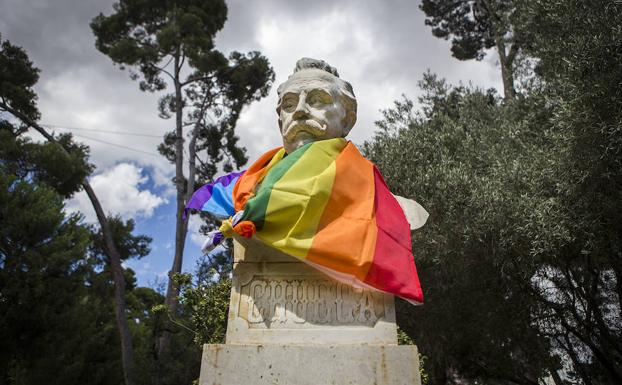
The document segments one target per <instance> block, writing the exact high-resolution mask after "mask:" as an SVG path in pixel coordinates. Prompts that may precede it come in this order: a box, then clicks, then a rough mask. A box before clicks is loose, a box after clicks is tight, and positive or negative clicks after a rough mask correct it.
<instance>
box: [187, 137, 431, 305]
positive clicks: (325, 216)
mask: <svg viewBox="0 0 622 385" xmlns="http://www.w3.org/2000/svg"><path fill="white" fill-rule="evenodd" d="M232 185H233V187H231V186H232ZM229 194H230V195H229ZM223 197H225V199H224V200H223ZM229 198H230V199H229ZM217 201H218V202H217ZM214 207H217V208H214ZM187 209H197V210H202V211H208V212H211V213H213V214H216V215H220V216H230V217H231V218H230V219H226V220H225V221H223V225H222V226H221V228H220V230H219V231H218V232H215V233H214V234H212V235H211V236H210V237H208V248H209V247H212V246H214V245H216V244H218V243H219V242H221V241H222V238H223V237H224V236H231V235H232V234H233V233H237V234H240V235H242V236H246V237H251V236H254V237H255V238H257V239H259V240H260V241H262V242H264V243H265V244H267V245H269V246H271V247H274V248H275V249H278V250H280V251H282V252H284V253H286V254H289V255H291V256H294V257H296V258H298V259H301V260H303V261H305V262H306V263H308V264H309V265H311V266H314V267H315V268H317V269H319V270H321V271H322V272H324V273H326V274H327V275H329V276H331V277H333V278H335V279H337V280H340V281H343V282H347V283H349V284H351V285H354V286H357V287H364V288H373V289H376V290H380V291H383V292H387V293H391V294H394V295H397V296H399V297H402V298H404V299H406V300H408V301H409V302H411V303H415V304H421V303H423V293H422V291H421V286H420V284H419V278H418V275H417V269H416V267H415V262H414V259H413V256H412V252H411V240H410V228H409V225H408V222H407V221H406V218H405V216H404V213H403V211H402V209H401V207H400V206H399V204H398V202H397V201H396V199H395V198H394V197H393V195H392V194H391V192H390V191H389V189H388V187H387V185H386V184H385V182H384V180H383V179H382V176H381V175H380V172H379V171H378V169H377V168H376V167H375V166H374V165H373V164H372V163H371V162H370V161H368V160H367V159H365V158H364V157H363V156H362V155H361V154H360V152H359V151H358V150H357V148H356V146H354V145H353V144H352V143H351V142H348V141H346V140H345V139H343V138H336V139H329V140H322V141H317V142H313V143H309V144H306V145H304V146H302V147H300V148H299V149H298V150H296V151H294V152H292V153H291V154H288V155H286V153H285V150H284V149H283V148H277V149H274V150H271V151H269V152H267V153H266V154H264V155H263V156H262V157H261V158H260V159H258V160H257V161H256V162H255V163H254V164H253V165H252V166H251V167H250V168H249V169H248V170H246V171H245V172H242V173H237V174H229V175H226V176H224V177H221V178H219V179H218V180H216V181H215V182H214V183H211V184H209V185H206V186H204V187H202V188H201V189H199V190H197V192H195V194H194V195H193V197H192V199H191V200H190V202H189V203H188V206H187ZM219 234H220V235H219Z"/></svg>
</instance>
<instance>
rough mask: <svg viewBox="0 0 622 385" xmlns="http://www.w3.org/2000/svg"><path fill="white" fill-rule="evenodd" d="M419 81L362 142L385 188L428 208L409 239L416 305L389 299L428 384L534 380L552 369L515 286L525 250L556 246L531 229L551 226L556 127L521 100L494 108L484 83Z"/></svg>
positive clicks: (523, 269)
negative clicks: (411, 96) (418, 287)
mask: <svg viewBox="0 0 622 385" xmlns="http://www.w3.org/2000/svg"><path fill="white" fill-rule="evenodd" d="M420 86H421V87H422V90H423V96H422V98H421V100H420V103H421V105H422V107H423V108H422V112H420V113H415V111H414V103H412V102H411V101H410V100H407V99H405V100H403V101H398V102H396V103H395V107H394V108H392V109H390V110H387V111H385V112H384V119H383V120H382V121H380V122H378V125H379V128H380V130H379V131H378V132H377V133H376V135H375V137H374V139H373V141H371V142H368V143H366V144H365V145H364V152H365V154H366V155H367V156H368V157H369V158H370V159H372V160H373V161H374V162H375V163H376V164H377V165H378V167H379V168H380V170H381V171H382V173H383V175H384V177H385V178H386V180H387V182H388V184H389V186H390V188H391V191H393V192H394V193H395V194H398V195H402V196H406V197H410V198H414V199H416V200H417V201H419V202H421V204H422V205H423V206H424V207H425V208H426V209H427V210H428V211H429V212H430V219H429V220H428V223H427V224H426V226H425V227H424V228H423V229H422V230H420V231H417V232H415V233H414V236H413V251H414V255H415V258H416V260H417V266H418V270H419V273H420V276H421V281H422V285H423V286H424V290H425V292H424V296H425V300H426V303H425V306H424V307H423V308H421V310H419V309H415V308H413V307H412V306H410V305H407V304H404V303H399V306H398V310H399V313H398V323H399V324H400V326H401V327H402V329H403V330H404V331H405V332H407V333H408V334H409V335H411V336H413V337H414V339H415V341H417V344H418V346H419V347H420V348H421V350H422V353H423V354H425V355H426V356H427V357H429V358H430V359H429V367H430V368H431V369H432V370H431V371H430V375H431V376H432V377H433V378H431V381H432V383H444V382H445V381H446V380H447V378H446V376H447V375H448V373H451V372H452V371H457V372H458V373H459V374H460V376H463V377H465V378H471V379H481V380H485V379H486V378H489V379H490V378H496V379H502V380H505V381H510V382H520V383H534V382H535V381H537V379H538V378H540V377H542V376H543V375H544V373H545V371H546V370H548V369H549V368H551V367H552V368H556V367H557V366H556V365H557V364H556V361H555V359H554V358H553V357H551V354H550V346H549V343H548V342H547V340H545V339H543V338H541V336H540V331H539V329H538V328H537V327H536V326H534V322H533V321H534V320H533V318H532V314H533V312H532V311H531V310H532V309H533V308H534V307H535V306H536V305H535V304H534V301H533V300H532V299H530V298H529V297H528V296H526V295H525V289H524V287H523V286H524V285H525V281H524V280H527V283H528V282H529V279H530V278H531V277H532V276H533V275H534V273H535V271H536V266H537V265H536V264H535V262H534V258H533V256H534V255H535V254H536V253H538V252H540V248H541V247H555V245H549V244H548V243H544V244H541V243H539V242H538V241H537V240H538V238H539V237H538V234H541V233H545V232H547V231H558V229H560V223H559V222H558V218H556V217H555V216H554V215H550V214H551V212H552V211H553V210H552V208H554V207H556V206H557V205H559V201H558V200H557V199H556V198H555V196H554V193H555V183H554V182H553V181H552V179H551V178H552V177H553V176H554V172H555V167H554V165H555V159H556V154H555V148H554V147H553V148H552V147H551V146H550V143H551V141H552V140H553V138H554V134H553V133H551V132H547V131H546V130H543V129H542V126H541V125H540V123H541V121H542V120H543V117H542V116H540V115H539V114H534V113H532V112H531V111H532V110H531V108H532V106H531V105H530V101H527V100H526V101H517V102H515V103H508V104H507V105H501V104H500V101H499V98H498V97H497V96H496V95H495V94H494V93H492V92H482V91H480V90H474V89H470V88H465V87H457V88H452V87H449V86H447V85H446V84H445V83H444V82H443V81H442V80H438V79H437V78H436V77H435V76H434V75H431V74H429V73H428V74H426V75H425V76H424V80H423V81H422V82H421V84H420ZM405 153H408V154H409V156H408V157H404V156H403V154H405ZM559 231H561V235H560V237H563V236H564V232H563V229H560V230H559ZM521 279H522V280H521Z"/></svg>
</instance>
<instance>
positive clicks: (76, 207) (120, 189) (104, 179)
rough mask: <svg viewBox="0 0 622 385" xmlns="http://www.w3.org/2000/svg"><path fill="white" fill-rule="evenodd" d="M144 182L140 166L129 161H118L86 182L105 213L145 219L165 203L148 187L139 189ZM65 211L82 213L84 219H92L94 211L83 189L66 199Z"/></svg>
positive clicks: (144, 178) (94, 218) (88, 220)
mask: <svg viewBox="0 0 622 385" xmlns="http://www.w3.org/2000/svg"><path fill="white" fill-rule="evenodd" d="M147 181H148V177H147V176H145V175H143V169H142V168H139V167H138V166H136V165H134V164H131V163H119V164H117V165H116V166H114V167H112V168H110V169H107V170H106V171H104V172H103V173H101V174H98V175H95V176H93V177H92V178H91V180H90V183H91V186H92V187H93V190H95V193H96V194H97V197H98V198H99V200H100V203H101V204H102V206H103V207H104V210H105V211H106V213H111V214H113V215H120V216H121V217H123V218H132V217H144V218H149V217H151V216H152V215H153V212H154V210H155V209H156V208H157V207H158V206H160V205H162V204H164V203H167V200H166V199H165V198H163V197H160V196H157V195H155V194H154V193H152V192H151V191H149V190H148V189H142V190H141V189H140V187H141V186H142V185H144V184H145V183H146V182H147ZM66 207H67V210H68V211H80V212H82V213H83V214H84V215H85V217H86V220H87V222H95V220H96V217H95V212H94V211H93V207H92V206H91V202H90V201H89V199H88V197H87V196H86V194H85V193H84V192H80V193H79V194H76V196H75V197H74V198H72V199H70V200H68V201H67V202H66Z"/></svg>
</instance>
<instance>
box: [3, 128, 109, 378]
mask: <svg viewBox="0 0 622 385" xmlns="http://www.w3.org/2000/svg"><path fill="white" fill-rule="evenodd" d="M5 139H6V138H5ZM5 143H6V142H5ZM6 160H7V159H6V158H2V164H0V293H2V295H1V296H0V339H1V340H2V346H1V347H0V373H2V375H1V376H0V382H2V383H7V384H14V383H15V384H40V383H49V384H67V383H85V382H88V383H93V384H103V383H118V382H119V381H120V380H121V375H120V367H119V365H120V362H119V357H118V356H119V354H118V342H117V339H118V337H117V336H116V330H115V329H114V326H113V325H114V320H113V318H112V311H111V307H110V299H109V298H110V297H100V296H99V295H98V293H97V291H96V288H95V287H94V286H93V285H91V284H90V282H92V281H91V280H92V279H93V278H96V277H97V274H96V273H95V272H94V270H93V266H92V265H91V264H90V262H89V260H88V258H87V257H86V256H87V247H88V245H89V241H90V238H89V231H88V229H87V228H86V227H84V226H82V225H80V224H79V222H80V220H81V218H80V216H78V215H71V216H68V217H65V214H64V213H63V198H62V197H61V196H59V195H58V194H57V193H56V192H55V191H54V190H53V189H52V188H50V187H48V186H46V185H44V184H42V183H40V182H37V181H33V180H32V179H31V178H29V177H28V175H27V174H25V173H24V172H23V170H17V171H18V172H17V173H12V172H9V171H8V170H7V167H6V166H5V164H6V163H4V162H5V161H6ZM9 160H10V159H9ZM11 169H12V170H16V167H15V165H14V164H12V165H11ZM20 175H26V176H24V177H22V176H20ZM85 283H89V284H87V285H85ZM106 322H108V323H107V325H109V326H104V327H102V325H106ZM102 347H110V348H107V349H102ZM52 373H53V375H52Z"/></svg>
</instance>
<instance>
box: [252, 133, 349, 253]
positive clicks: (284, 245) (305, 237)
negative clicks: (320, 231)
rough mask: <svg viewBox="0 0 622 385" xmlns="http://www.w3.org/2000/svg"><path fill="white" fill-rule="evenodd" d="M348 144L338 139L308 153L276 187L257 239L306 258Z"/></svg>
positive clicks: (317, 146)
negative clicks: (340, 157)
mask: <svg viewBox="0 0 622 385" xmlns="http://www.w3.org/2000/svg"><path fill="white" fill-rule="evenodd" d="M346 144H347V142H346V140H345V139H342V138H337V139H330V140H323V141H318V142H315V143H313V144H312V145H311V147H310V148H309V149H307V151H306V152H305V154H304V155H303V156H302V158H300V159H299V160H298V161H297V162H296V163H295V164H294V165H293V166H292V167H291V168H290V169H289V170H288V171H287V172H286V173H285V174H284V175H283V177H281V179H280V180H279V181H278V182H277V183H276V184H275V185H274V187H273V189H272V193H271V194H270V201H269V202H268V207H267V209H266V217H265V218H266V221H265V225H264V228H263V230H262V231H261V232H260V233H257V235H256V236H257V237H258V238H260V239H261V240H262V241H263V242H265V243H267V244H269V245H271V246H273V247H275V248H278V249H280V250H281V251H283V252H285V253H287V254H290V255H292V256H294V257H297V258H300V259H304V258H305V257H306V255H307V251H308V250H309V248H310V247H311V244H312V242H313V237H314V236H315V232H316V230H317V226H318V223H319V221H320V218H321V217H322V213H323V212H324V207H325V206H326V202H328V199H329V198H330V195H331V192H332V188H333V181H334V179H335V173H336V166H335V158H336V157H337V155H338V154H339V153H340V152H341V150H343V148H344V147H345V146H346ZM292 224H293V225H292Z"/></svg>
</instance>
